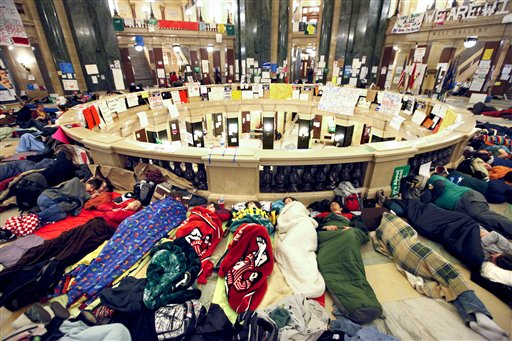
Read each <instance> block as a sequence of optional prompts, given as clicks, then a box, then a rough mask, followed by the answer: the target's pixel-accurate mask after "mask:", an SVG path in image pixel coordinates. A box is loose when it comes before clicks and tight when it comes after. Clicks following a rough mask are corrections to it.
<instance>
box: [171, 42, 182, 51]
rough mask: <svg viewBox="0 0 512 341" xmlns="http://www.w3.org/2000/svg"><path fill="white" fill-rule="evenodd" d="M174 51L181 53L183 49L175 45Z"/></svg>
mask: <svg viewBox="0 0 512 341" xmlns="http://www.w3.org/2000/svg"><path fill="white" fill-rule="evenodd" d="M172 49H173V50H174V52H180V51H181V47H180V46H179V45H178V44H175V45H173V46H172Z"/></svg>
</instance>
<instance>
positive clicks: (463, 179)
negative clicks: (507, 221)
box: [435, 166, 512, 204]
mask: <svg viewBox="0 0 512 341" xmlns="http://www.w3.org/2000/svg"><path fill="white" fill-rule="evenodd" d="M435 173H436V174H437V175H440V176H444V177H446V179H448V180H450V181H451V182H453V183H454V184H457V185H459V186H464V187H468V188H471V189H472V190H475V191H477V192H479V193H481V194H482V195H483V196H484V197H485V199H486V200H487V202H489V203H491V204H502V203H504V202H508V203H512V186H510V185H508V184H506V183H505V182H504V181H500V180H489V181H484V180H480V179H477V178H474V177H472V176H471V175H468V174H464V173H461V172H458V171H450V172H448V170H447V169H446V167H443V166H438V167H436V169H435Z"/></svg>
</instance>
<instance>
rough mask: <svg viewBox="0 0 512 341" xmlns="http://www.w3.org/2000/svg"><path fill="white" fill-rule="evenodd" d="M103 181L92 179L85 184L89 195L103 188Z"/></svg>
mask: <svg viewBox="0 0 512 341" xmlns="http://www.w3.org/2000/svg"><path fill="white" fill-rule="evenodd" d="M101 184H102V181H101V180H100V179H96V178H94V179H90V180H89V181H87V182H86V183H85V191H86V192H87V193H89V194H90V193H92V192H94V191H96V190H98V189H99V188H100V187H101Z"/></svg>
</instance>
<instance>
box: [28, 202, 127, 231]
mask: <svg viewBox="0 0 512 341" xmlns="http://www.w3.org/2000/svg"><path fill="white" fill-rule="evenodd" d="M118 196H120V194H118V193H115V192H112V198H116V197H118ZM104 214H105V213H104V212H101V211H97V210H82V211H81V212H80V214H79V215H77V216H76V217H73V216H70V215H68V216H67V218H66V219H63V220H60V221H57V222H55V223H53V224H49V225H46V226H43V227H41V228H40V229H39V230H37V231H36V232H34V234H35V235H37V236H39V237H41V238H44V239H53V238H57V237H58V236H60V235H61V234H62V233H64V232H66V231H69V230H72V229H74V228H75V227H78V226H80V225H83V224H85V223H86V222H88V221H89V220H91V219H94V218H96V217H101V216H103V215H104Z"/></svg>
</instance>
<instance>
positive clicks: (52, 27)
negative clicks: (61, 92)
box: [35, 0, 71, 93]
mask: <svg viewBox="0 0 512 341" xmlns="http://www.w3.org/2000/svg"><path fill="white" fill-rule="evenodd" d="M35 5H36V8H37V13H38V14H39V19H40V21H41V25H42V27H43V30H44V34H45V36H46V40H47V42H48V48H49V51H51V54H52V57H53V62H54V64H55V67H56V69H57V70H59V69H60V68H59V63H71V58H70V56H69V52H68V49H67V46H66V43H65V41H64V34H63V32H62V28H61V26H60V22H59V18H58V16H57V11H56V9H55V5H54V3H53V0H40V1H36V2H35ZM65 93H66V91H65ZM67 93H70V92H69V91H67Z"/></svg>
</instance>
